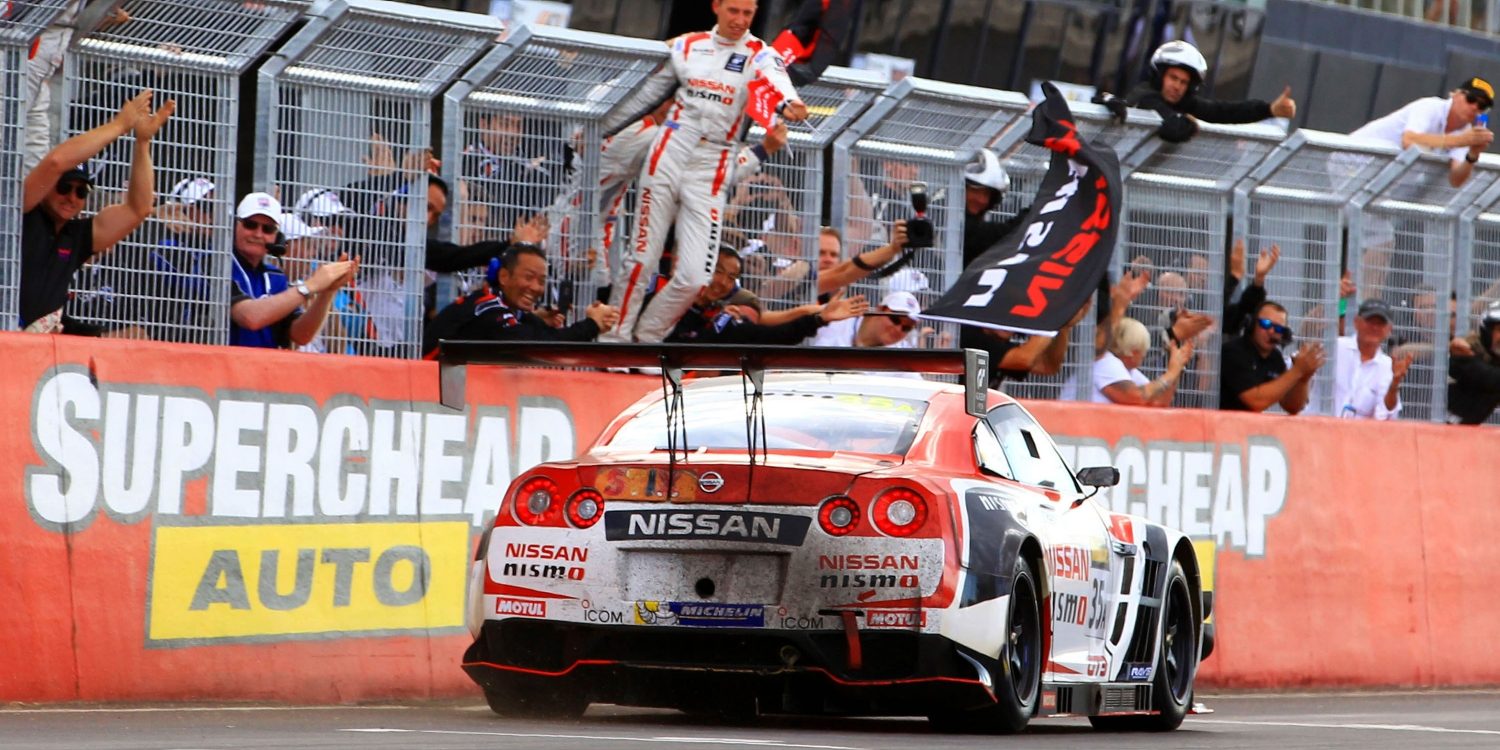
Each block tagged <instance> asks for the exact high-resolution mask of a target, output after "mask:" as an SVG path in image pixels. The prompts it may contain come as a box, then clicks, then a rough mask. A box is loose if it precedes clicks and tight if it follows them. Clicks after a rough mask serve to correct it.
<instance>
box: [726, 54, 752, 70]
mask: <svg viewBox="0 0 1500 750" xmlns="http://www.w3.org/2000/svg"><path fill="white" fill-rule="evenodd" d="M748 60H749V58H748V57H745V56H744V55H742V54H740V53H738V52H735V53H733V54H731V55H730V56H729V62H727V63H724V69H725V70H727V71H729V72H731V73H743V72H745V62H746V61H748Z"/></svg>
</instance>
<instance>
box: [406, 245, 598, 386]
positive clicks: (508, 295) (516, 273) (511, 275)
mask: <svg viewBox="0 0 1500 750" xmlns="http://www.w3.org/2000/svg"><path fill="white" fill-rule="evenodd" d="M489 281H490V286H491V287H492V288H486V289H481V290H479V291H477V292H473V293H472V294H469V295H468V296H466V297H464V298H462V299H460V300H458V301H457V302H454V303H453V304H451V305H449V306H447V307H445V308H443V311H442V312H440V313H438V315H437V317H436V318H434V319H433V320H432V322H431V323H430V324H429V325H428V326H427V331H426V335H425V336H423V337H422V350H423V351H424V352H427V358H428V359H435V358H436V357H437V345H438V341H440V340H442V339H449V340H471V341H592V340H594V338H595V337H596V336H598V335H599V331H600V330H602V329H605V328H608V327H610V326H612V325H614V323H615V321H617V320H619V319H620V314H619V313H618V312H616V311H615V308H613V307H610V306H609V305H606V304H604V303H602V302H595V303H594V304H592V305H590V306H589V308H588V310H587V312H586V313H585V314H586V315H587V316H588V317H586V318H584V319H583V320H580V321H578V322H577V323H574V324H573V325H571V326H568V327H567V328H562V327H560V326H561V323H562V321H561V319H560V314H559V313H555V312H551V311H545V310H543V311H540V312H539V311H538V309H537V306H536V303H537V301H538V300H540V299H541V298H542V295H544V294H545V293H546V291H547V254H546V253H545V252H543V251H542V249H541V248H540V247H537V246H536V245H526V244H521V243H511V246H510V249H508V250H506V252H505V256H504V258H503V259H502V260H500V261H498V262H495V263H492V264H491V272H490V274H489Z"/></svg>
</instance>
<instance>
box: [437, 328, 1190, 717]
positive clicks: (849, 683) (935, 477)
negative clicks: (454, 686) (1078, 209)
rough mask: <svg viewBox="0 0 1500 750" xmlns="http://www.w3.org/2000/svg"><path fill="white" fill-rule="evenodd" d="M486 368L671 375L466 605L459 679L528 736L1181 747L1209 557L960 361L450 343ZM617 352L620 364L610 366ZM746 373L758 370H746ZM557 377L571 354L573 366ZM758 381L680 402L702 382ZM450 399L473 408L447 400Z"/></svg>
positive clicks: (494, 559) (577, 468)
mask: <svg viewBox="0 0 1500 750" xmlns="http://www.w3.org/2000/svg"><path fill="white" fill-rule="evenodd" d="M444 346H445V347H446V352H445V356H446V358H447V365H445V387H447V389H448V390H451V389H452V386H453V385H454V384H455V383H461V378H455V377H453V376H454V375H456V374H458V373H460V372H461V371H460V370H457V369H456V368H454V367H453V365H456V364H462V363H466V362H474V363H477V362H485V361H488V362H528V363H554V364H556V363H564V364H591V363H592V364H598V363H601V362H613V363H617V364H618V363H630V364H641V363H646V362H656V363H659V364H661V365H663V366H664V367H665V373H666V377H665V378H664V381H666V387H665V388H664V389H663V390H664V392H665V395H664V396H663V395H654V396H649V397H647V398H644V399H642V400H641V401H639V402H638V403H636V404H635V405H633V406H631V407H630V408H628V409H626V410H625V411H624V412H623V413H621V414H620V415H619V416H618V417H617V418H616V419H615V420H614V421H613V423H611V424H610V425H609V427H608V428H606V429H605V430H604V432H603V434H602V435H601V436H600V438H599V440H598V442H597V443H596V444H595V445H594V446H593V447H591V448H590V449H589V450H588V451H587V452H585V453H584V454H583V455H582V456H579V457H578V458H577V459H576V460H574V461H568V462H554V463H546V464H542V465H539V466H536V467H534V468H532V469H530V470H528V471H526V472H524V473H523V474H522V475H520V476H518V477H517V478H516V480H515V481H514V482H513V483H512V484H511V486H510V488H509V489H508V490H507V492H506V494H505V497H504V498H503V500H502V501H501V504H500V507H499V509H498V512H497V515H496V516H495V519H494V522H493V526H492V527H490V528H489V529H487V530H486V531H485V533H484V534H483V536H482V540H481V542H480V544H479V547H478V551H477V554H476V556H475V561H474V564H473V569H472V572H471V578H470V592H469V626H470V630H471V631H472V632H473V635H474V643H473V645H472V646H470V647H469V649H468V650H467V652H466V653H465V655H464V659H463V668H464V670H465V671H466V672H467V673H468V674H469V676H470V677H472V678H473V679H474V680H475V682H477V683H479V685H480V686H481V687H482V688H483V689H484V692H485V695H486V697H487V698H488V700H489V704H490V706H491V708H493V709H494V710H495V711H496V712H497V713H501V714H508V715H516V714H520V715H527V714H531V715H535V714H559V713H561V714H567V713H578V712H581V711H582V710H583V708H585V707H586V706H587V705H588V704H589V703H590V702H603V703H616V704H625V705H636V706H659V707H674V708H680V709H683V710H687V711H694V712H719V713H724V714H727V715H740V716H745V715H753V714H754V712H755V711H764V712H778V713H779V712H791V713H833V714H844V715H856V714H864V715H872V714H873V715H919V716H921V715H925V716H928V717H930V718H931V720H932V721H933V722H934V723H935V724H937V725H938V726H940V727H943V728H948V729H957V730H975V731H1001V732H1015V731H1019V730H1021V729H1023V728H1024V727H1025V726H1026V725H1027V723H1028V722H1029V721H1030V720H1031V719H1032V718H1033V717H1045V716H1088V717H1089V718H1090V719H1091V720H1092V721H1093V723H1094V725H1095V726H1096V727H1101V728H1118V729H1127V728H1142V729H1148V728H1149V729H1172V728H1175V727H1177V726H1178V725H1179V724H1180V723H1181V722H1182V720H1183V717H1184V715H1185V714H1186V713H1187V712H1189V711H1190V710H1191V707H1192V695H1193V681H1194V677H1195V674H1196V671H1197V665H1198V663H1199V660H1200V656H1205V657H1206V656H1207V654H1208V651H1209V650H1210V649H1211V633H1210V632H1209V628H1210V627H1211V626H1206V625H1205V620H1206V618H1207V617H1208V615H1209V609H1210V607H1211V600H1210V599H1209V597H1208V596H1206V595H1205V594H1204V593H1203V590H1202V585H1201V582H1200V580H1199V573H1198V567H1197V562H1196V557H1195V556H1194V553H1193V548H1192V545H1191V544H1190V542H1189V540H1188V539H1187V537H1185V536H1184V535H1183V534H1182V533H1181V532H1178V531H1174V530H1172V529H1168V528H1165V527H1163V526H1161V525H1159V524H1156V523H1152V522H1150V521H1147V520H1145V519H1143V518H1139V517H1133V516H1125V515H1119V514H1115V513H1112V512H1110V510H1109V509H1108V508H1106V507H1104V506H1102V505H1101V504H1099V503H1098V502H1096V501H1093V500H1091V499H1090V496H1091V495H1092V494H1093V492H1095V491H1097V489H1093V488H1097V487H1100V486H1108V485H1112V484H1114V483H1115V482H1116V481H1117V480H1118V473H1117V472H1116V471H1115V470H1114V469H1113V468H1109V467H1101V468H1093V469H1084V470H1082V471H1079V472H1077V473H1075V472H1073V471H1072V470H1071V469H1070V468H1069V467H1068V466H1067V465H1066V464H1065V463H1064V462H1063V460H1062V458H1061V457H1060V456H1059V455H1058V451H1057V449H1056V448H1055V446H1054V445H1053V443H1052V440H1051V438H1050V437H1049V436H1048V434H1047V432H1046V431H1045V430H1044V429H1042V427H1041V426H1040V425H1039V424H1037V422H1036V420H1035V419H1033V418H1032V416H1031V415H1030V414H1029V413H1028V412H1027V411H1026V410H1025V409H1024V408H1022V407H1021V406H1020V405H1019V404H1017V403H1016V402H1015V401H1013V400H1012V399H1010V398H1009V397H1007V396H1005V395H1003V394H1001V393H999V392H995V391H988V392H986V391H983V390H976V388H975V386H974V385H972V384H974V383H984V382H986V378H985V377H984V374H983V373H982V372H980V371H979V370H981V369H982V367H983V360H982V355H981V354H980V353H978V352H969V353H968V357H969V359H968V362H967V369H968V373H967V380H966V382H967V384H968V385H966V386H964V387H960V386H957V385H951V384H947V383H942V382H935V381H930V380H921V379H907V378H898V377H887V376H872V375H865V374H851V373H841V374H829V373H827V372H802V373H775V372H773V373H771V374H769V375H763V372H762V371H763V370H773V371H774V370H777V369H779V368H783V367H792V368H798V367H804V368H816V369H856V368H857V369H871V368H880V369H887V370H900V371H906V372H911V371H929V372H949V373H959V372H964V371H965V369H966V368H965V355H964V354H963V353H955V352H930V351H926V352H922V351H907V352H898V351H892V350H882V351H880V352H879V353H878V354H879V356H878V357H870V356H867V355H858V354H856V355H851V354H850V352H851V350H847V349H844V350H836V351H830V350H817V349H806V348H785V349H784V348H780V347H764V348H758V349H757V348H754V347H751V348H746V347H734V348H730V347H713V346H696V347H682V346H671V345H666V346H650V347H647V346H623V347H610V346H608V345H587V344H586V345H547V346H542V347H536V348H534V349H532V350H530V351H527V352H526V353H525V355H524V356H516V355H513V354H497V353H496V352H495V351H492V350H491V349H490V347H492V346H494V345H478V344H471V345H467V346H468V348H464V347H465V345H463V344H450V343H445V345H444ZM602 350H609V351H607V352H606V353H603V354H601V353H600V351H602ZM747 351H751V355H749V356H747V354H746V352H747ZM559 352H561V353H560V354H559ZM711 367H712V368H719V369H731V370H743V374H742V375H741V376H739V377H717V378H708V379H698V380H690V381H687V383H686V384H685V385H684V384H683V382H682V381H681V380H680V379H679V377H678V376H679V374H680V370H681V369H694V368H699V369H701V368H711ZM445 400H448V401H453V400H455V399H453V398H452V397H451V396H450V395H447V394H445Z"/></svg>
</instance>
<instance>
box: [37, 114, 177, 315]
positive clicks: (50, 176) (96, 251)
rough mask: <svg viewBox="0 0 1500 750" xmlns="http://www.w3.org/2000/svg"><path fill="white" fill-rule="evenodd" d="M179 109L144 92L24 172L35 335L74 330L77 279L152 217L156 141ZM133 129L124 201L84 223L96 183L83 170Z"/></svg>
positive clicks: (106, 208) (154, 198)
mask: <svg viewBox="0 0 1500 750" xmlns="http://www.w3.org/2000/svg"><path fill="white" fill-rule="evenodd" d="M175 108H176V103H175V102H173V101H170V100H169V101H167V103H166V104H164V105H162V107H161V109H158V110H156V111H154V112H153V111H152V109H151V90H150V89H147V90H145V91H142V92H140V93H139V94H136V95H135V96H134V97H133V98H131V99H130V100H129V101H127V102H125V104H124V105H122V106H121V107H120V111H119V112H118V113H116V114H115V116H114V117H113V118H111V119H110V120H109V121H108V122H106V123H104V124H103V125H100V126H99V127H97V128H94V129H93V130H90V131H88V132H86V133H82V134H80V135H76V136H73V137H72V138H69V139H68V140H66V141H63V142H62V144H60V145H59V146H58V147H57V148H55V149H52V151H50V152H49V153H48V154H47V155H46V156H45V157H43V159H42V161H41V163H39V164H37V166H36V168H34V169H32V170H31V172H30V173H28V174H27V175H26V185H25V194H24V197H23V199H22V206H21V211H22V213H24V214H25V216H24V218H23V219H22V222H21V289H20V291H21V295H20V296H21V300H20V301H21V305H20V307H21V320H20V323H21V327H22V328H24V329H25V330H27V331H30V332H33V333H61V332H66V330H67V328H68V327H69V326H68V323H67V322H65V321H64V319H63V314H62V308H63V305H64V304H65V303H66V302H67V301H68V285H69V284H70V283H71V282H72V280H73V274H74V273H75V272H77V271H78V269H79V268H81V267H82V266H83V264H84V263H86V262H87V261H88V260H89V259H90V258H92V257H94V256H95V255H100V254H103V253H105V252H108V251H109V250H110V249H111V248H113V247H114V246H115V243H117V242H119V241H120V240H122V239H125V236H126V235H128V234H130V233H131V232H133V231H135V229H136V227H138V226H140V225H141V223H142V222H144V221H145V220H146V217H148V216H150V215H151V209H152V204H153V203H155V202H156V191H155V190H154V189H153V188H152V185H153V184H154V182H155V180H156V176H155V173H154V171H153V169H152V165H151V139H152V138H153V137H154V136H155V135H156V133H157V131H159V130H161V128H162V126H163V125H165V124H166V122H167V119H168V118H170V117H171V116H172V111H173V110H174V109H175ZM132 131H133V132H134V133H135V149H134V151H133V152H132V154H131V162H130V185H129V188H128V189H127V190H126V191H125V199H124V200H122V201H120V202H119V203H115V204H112V205H110V206H106V207H105V208H103V209H101V210H100V211H99V212H98V213H97V214H95V215H94V217H93V218H91V219H80V218H78V215H79V214H80V213H82V212H83V209H84V207H85V206H86V205H87V204H88V198H89V194H90V193H91V192H93V189H94V178H93V177H92V176H91V175H90V174H89V172H88V170H87V169H85V168H84V167H82V166H80V165H81V164H84V163H85V162H87V161H88V160H90V159H92V158H94V157H95V156H98V155H99V152H101V151H103V150H104V149H106V148H108V147H109V145H110V144H112V143H114V142H115V141H116V140H118V139H119V138H121V137H122V136H124V135H125V134H126V133H130V132H132ZM73 325H74V326H75V327H76V324H73Z"/></svg>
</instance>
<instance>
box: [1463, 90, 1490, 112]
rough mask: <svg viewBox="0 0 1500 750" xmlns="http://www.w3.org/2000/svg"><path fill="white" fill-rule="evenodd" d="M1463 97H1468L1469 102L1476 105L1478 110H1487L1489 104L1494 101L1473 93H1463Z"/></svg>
mask: <svg viewBox="0 0 1500 750" xmlns="http://www.w3.org/2000/svg"><path fill="white" fill-rule="evenodd" d="M1464 98H1465V99H1468V100H1469V103H1470V104H1472V105H1474V106H1476V107H1478V108H1479V111H1480V112H1487V111H1489V108H1490V106H1491V105H1493V104H1494V102H1491V101H1490V100H1489V99H1486V98H1484V97H1482V96H1475V95H1473V94H1464Z"/></svg>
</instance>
